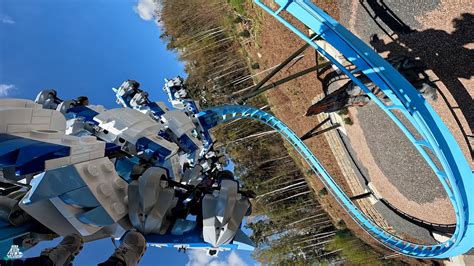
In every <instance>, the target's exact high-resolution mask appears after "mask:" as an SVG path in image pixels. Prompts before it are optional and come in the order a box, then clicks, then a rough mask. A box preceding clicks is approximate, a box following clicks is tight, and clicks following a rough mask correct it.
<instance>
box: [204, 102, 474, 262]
mask: <svg viewBox="0 0 474 266" xmlns="http://www.w3.org/2000/svg"><path fill="white" fill-rule="evenodd" d="M198 117H199V120H200V121H201V123H202V124H203V125H204V127H207V128H212V127H215V126H217V125H219V124H222V123H225V122H228V121H230V120H234V119H239V118H240V119H252V120H257V121H260V122H262V123H264V124H266V125H268V126H270V127H272V128H273V129H275V130H277V131H278V132H279V133H280V134H281V135H282V136H283V138H284V139H286V140H287V141H288V142H289V143H290V144H291V145H292V146H293V148H294V149H295V150H296V151H297V152H298V153H299V154H300V155H301V156H302V157H303V159H304V160H305V161H306V162H307V163H308V164H309V166H310V167H311V169H312V170H313V171H314V173H316V175H318V176H319V177H320V179H321V181H322V182H323V183H324V184H325V186H326V187H327V188H329V191H330V192H331V194H332V195H333V196H334V197H335V198H336V200H337V201H338V202H339V203H340V204H341V206H342V207H343V208H344V209H345V210H346V211H347V212H348V213H349V214H350V216H351V217H352V218H353V219H354V221H356V222H357V223H358V224H359V225H360V226H361V227H362V228H363V229H365V231H366V232H367V233H368V234H369V235H371V236H372V237H373V238H375V239H376V240H378V241H380V242H381V243H382V244H384V245H385V246H387V247H388V248H390V249H392V250H394V251H397V252H400V253H403V254H405V255H409V256H414V257H420V258H445V257H452V256H456V255H459V254H463V253H465V252H467V251H468V250H469V249H470V248H471V247H472V245H473V242H471V239H472V237H473V235H472V233H471V232H472V231H470V230H472V226H464V227H461V226H459V223H458V224H457V227H456V232H455V233H454V234H453V236H452V237H451V238H450V239H449V240H448V241H446V242H444V243H440V244H437V245H421V244H415V243H411V242H408V241H405V240H403V239H400V238H398V237H396V236H394V235H391V234H390V233H388V232H386V231H384V230H383V229H382V228H380V227H379V226H378V225H376V224H375V223H374V222H373V221H371V220H370V219H368V218H367V217H366V216H365V215H364V214H363V213H362V212H361V211H360V210H359V209H358V208H357V207H356V206H355V205H354V203H353V202H352V201H351V200H350V199H349V197H348V196H347V195H346V194H345V193H344V191H343V190H342V189H341V188H340V187H339V186H338V185H337V183H336V182H335V181H334V179H333V178H332V177H331V176H330V175H329V173H328V172H327V171H326V169H324V167H323V166H322V165H321V163H320V162H319V161H318V159H317V158H316V156H315V155H314V154H313V153H312V152H311V151H310V149H309V148H308V147H307V146H306V145H305V144H304V142H303V141H302V140H301V139H300V138H299V137H298V136H297V135H296V134H295V133H294V132H293V131H292V130H291V129H290V128H289V127H288V126H287V125H285V124H284V123H283V122H281V121H280V120H278V119H277V118H276V117H274V116H272V115H270V114H268V113H266V112H264V111H262V110H260V109H256V108H254V107H250V106H242V105H225V106H219V107H214V108H210V109H208V110H205V111H203V112H201V113H199V114H198ZM467 177H468V178H470V176H467ZM455 188H456V187H454V186H453V189H455ZM456 200H459V201H461V204H462V205H464V206H466V205H467V204H468V203H470V202H471V201H464V200H463V198H459V199H456ZM455 206H457V205H455ZM468 206H472V205H468ZM456 213H461V214H465V212H464V211H463V210H459V209H457V210H456ZM471 221H472V220H471ZM460 228H461V229H463V231H461V229H460ZM468 229H469V230H468Z"/></svg>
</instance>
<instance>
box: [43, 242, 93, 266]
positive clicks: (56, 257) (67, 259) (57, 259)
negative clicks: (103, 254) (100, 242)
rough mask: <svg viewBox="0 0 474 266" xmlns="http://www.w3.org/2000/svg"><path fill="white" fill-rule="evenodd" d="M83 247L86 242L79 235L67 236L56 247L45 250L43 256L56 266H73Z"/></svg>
mask: <svg viewBox="0 0 474 266" xmlns="http://www.w3.org/2000/svg"><path fill="white" fill-rule="evenodd" d="M83 245H84V240H83V239H82V237H81V236H79V235H78V234H71V235H67V236H65V237H64V239H63V240H62V241H61V242H60V243H59V244H58V245H57V246H56V247H54V248H46V249H44V250H43V251H42V252H41V256H43V257H48V258H49V259H50V260H51V262H52V263H53V265H55V266H59V265H60V266H63V265H71V264H72V261H73V260H74V258H75V257H76V256H77V255H78V254H79V252H80V251H81V250H82V247H83Z"/></svg>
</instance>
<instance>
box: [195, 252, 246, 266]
mask: <svg viewBox="0 0 474 266" xmlns="http://www.w3.org/2000/svg"><path fill="white" fill-rule="evenodd" d="M220 254H224V253H220ZM188 259H189V261H188V263H187V264H186V266H204V265H206V266H247V264H246V263H245V262H244V260H242V259H241V258H240V257H239V256H238V255H237V253H235V252H234V251H232V252H231V253H230V254H229V256H228V257H227V259H219V258H218V257H211V256H208V255H207V254H206V251H204V250H190V251H189V252H188Z"/></svg>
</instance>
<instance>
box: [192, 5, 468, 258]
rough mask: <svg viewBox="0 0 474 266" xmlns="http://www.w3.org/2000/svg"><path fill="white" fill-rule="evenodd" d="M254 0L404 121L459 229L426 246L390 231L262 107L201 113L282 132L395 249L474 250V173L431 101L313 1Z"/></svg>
mask: <svg viewBox="0 0 474 266" xmlns="http://www.w3.org/2000/svg"><path fill="white" fill-rule="evenodd" d="M254 1H255V3H256V4H257V5H259V6H260V7H262V8H263V9H264V10H265V11H266V12H268V13H270V14H271V15H273V16H274V17H275V18H276V19H277V20H278V21H280V22H281V23H283V24H284V25H285V26H286V27H288V28H289V29H291V30H292V31H293V32H294V33H296V35H298V36H299V37H300V38H302V39H303V40H305V41H306V42H307V43H309V44H310V45H311V46H312V47H314V49H316V50H317V51H318V52H319V53H320V54H321V55H323V56H324V57H325V58H326V59H327V60H328V61H330V62H331V63H332V64H333V65H335V66H336V67H337V68H339V69H340V70H341V71H342V72H343V73H345V74H346V75H347V76H348V77H349V78H351V79H352V80H353V82H354V83H355V84H357V85H358V86H360V87H361V88H362V89H363V90H364V91H365V92H366V93H367V95H369V97H370V98H371V99H372V101H373V102H375V103H376V104H377V105H378V106H379V107H380V108H381V109H382V110H383V111H384V112H385V113H386V114H387V115H388V116H389V117H390V118H391V119H392V120H393V121H394V122H395V123H396V124H397V125H398V127H399V128H400V129H401V130H402V132H403V133H404V134H405V135H406V136H407V138H408V139H409V140H410V141H411V142H412V144H413V145H414V146H415V147H416V149H417V150H418V152H419V153H420V154H421V156H423V158H424V159H425V160H426V162H427V163H428V165H429V166H430V167H431V168H432V169H433V171H434V173H435V174H436V176H437V177H438V178H439V180H440V182H441V184H442V185H443V187H444V189H445V190H446V193H447V195H448V197H449V199H450V201H451V203H452V205H453V207H454V212H455V214H456V220H457V223H456V229H455V232H454V233H453V235H452V236H451V238H450V239H449V240H447V241H445V242H443V243H439V244H436V245H423V244H416V243H411V242H408V241H405V240H403V239H400V238H398V237H396V236H394V235H392V234H390V233H388V232H386V231H384V230H383V229H382V228H381V227H379V226H378V225H376V224H375V223H374V222H373V221H371V220H369V219H368V218H367V217H366V216H365V215H364V214H363V213H362V212H361V211H360V210H359V209H358V208H357V207H356V206H355V205H354V203H352V201H351V200H350V199H349V198H348V197H347V195H345V193H344V192H343V191H342V189H341V188H340V187H339V186H338V185H337V184H336V182H335V181H334V180H333V178H332V177H331V176H330V175H329V173H328V172H327V171H326V170H325V169H324V167H323V166H322V165H321V163H320V162H319V161H318V159H317V158H316V157H315V156H314V154H313V153H312V152H311V151H310V150H309V149H308V147H306V145H305V144H304V143H303V141H302V140H301V139H300V138H299V137H298V136H297V135H296V134H295V133H294V132H293V131H292V130H291V129H290V128H289V127H288V126H286V125H285V124H284V123H282V122H281V121H280V120H278V119H277V118H275V117H274V116H272V115H270V114H268V113H265V112H263V111H261V110H259V109H255V108H252V107H248V106H240V105H229V106H221V107H215V108H211V109H208V110H205V111H203V112H201V113H200V114H199V115H198V116H199V117H200V120H202V122H203V123H204V124H206V125H207V126H208V127H209V128H211V127H213V126H216V125H217V124H221V123H224V122H226V121H229V120H233V119H237V118H244V119H245V118H247V119H254V120H258V121H260V122H262V123H264V124H267V125H268V126H270V127H272V128H274V129H275V130H277V131H278V132H279V133H280V134H281V135H282V136H283V137H284V138H285V139H286V140H287V141H288V142H289V143H290V144H291V145H292V146H293V147H294V148H295V150H296V151H298V153H299V154H300V155H301V156H302V157H303V158H304V159H305V160H306V162H307V163H308V164H309V165H310V166H311V168H312V169H313V171H314V172H315V173H316V174H317V175H318V176H319V177H320V178H321V180H322V181H323V183H324V184H325V185H326V187H327V188H329V190H330V191H331V193H332V194H333V195H334V197H335V198H336V199H337V201H338V202H339V203H340V204H341V205H342V206H343V207H344V209H345V210H346V211H347V212H348V213H349V214H350V216H351V217H352V218H353V219H354V220H355V221H356V222H357V223H358V224H359V225H360V226H361V227H362V228H363V229H365V231H367V233H368V234H369V235H371V236H372V237H373V238H375V239H376V240H378V241H380V242H381V243H382V244H384V245H385V246H386V247H388V248H390V249H392V250H394V251H397V252H400V253H402V254H405V255H407V256H412V257H418V258H447V257H453V256H457V255H461V254H463V253H465V252H467V251H469V250H470V249H471V248H472V247H473V246H474V193H472V192H470V190H472V188H474V176H473V173H472V170H471V168H470V166H469V164H468V162H467V160H466V158H465V157H464V155H463V154H462V152H461V149H460V148H459V145H458V144H457V143H456V141H455V139H454V137H453V136H452V134H451V133H450V132H449V130H448V128H447V127H446V126H445V125H444V124H443V122H442V120H441V119H440V118H439V116H438V115H437V114H436V112H435V111H434V110H433V109H432V107H431V106H430V105H429V104H428V103H427V102H426V100H425V99H424V98H423V97H422V96H421V95H420V94H419V93H418V92H417V91H416V90H415V88H414V87H413V86H412V85H411V84H410V83H409V82H408V81H407V80H406V79H405V78H404V77H403V76H402V75H401V74H399V73H398V72H397V71H396V70H395V69H394V68H393V67H392V66H391V65H390V64H389V63H388V62H386V61H385V60H384V59H383V58H381V57H380V56H379V55H378V54H377V53H375V52H374V51H373V50H372V49H371V48H370V47H368V46H367V45H366V44H365V43H364V42H362V41H361V40H360V39H358V38H357V37H356V36H354V35H353V34H352V33H351V32H349V31H348V30H347V29H346V28H344V27H343V26H342V25H340V24H339V23H338V22H337V21H336V20H334V19H333V18H331V17H330V16H329V15H327V14H326V13H324V12H323V11H322V10H321V9H319V8H318V7H317V6H315V5H313V4H312V3H310V2H309V1H306V0H275V1H274V2H275V3H276V4H277V5H278V6H279V8H278V9H277V10H273V9H272V8H270V7H269V6H267V5H265V4H263V3H262V2H261V1H260V0H254ZM283 11H286V12H287V13H288V14H290V15H292V16H293V17H294V18H296V19H297V20H299V21H300V22H302V23H303V24H304V25H306V26H307V27H308V28H310V29H311V30H312V31H313V32H315V34H316V35H317V36H318V37H319V38H322V39H324V40H325V41H327V42H328V43H329V44H331V45H332V46H333V47H334V48H335V49H336V50H338V51H339V52H340V53H341V54H342V55H343V56H344V57H345V58H346V59H347V60H348V61H350V62H351V63H352V64H353V66H355V67H356V68H357V69H356V70H354V69H352V70H349V69H347V68H346V67H345V66H343V65H342V64H341V63H340V62H338V61H337V60H336V59H335V58H333V57H332V56H331V55H330V54H329V53H328V52H327V51H325V50H324V49H323V47H320V46H318V44H317V43H316V42H314V39H315V38H314V37H313V38H310V37H308V36H307V35H306V34H304V33H303V32H301V31H300V30H299V29H298V28H297V27H296V26H295V25H293V24H291V23H290V22H288V21H287V20H286V19H285V18H283V17H282V16H281V14H282V12H283ZM361 73H363V74H364V75H366V76H367V77H368V78H369V79H371V80H372V81H373V82H374V83H375V84H376V85H377V86H378V87H379V88H380V89H381V90H382V91H383V93H384V94H385V95H386V96H387V97H388V98H389V99H390V100H391V104H386V103H384V102H383V101H382V100H380V99H379V98H378V97H377V96H376V95H375V94H374V93H373V92H372V91H371V90H370V89H368V88H367V87H366V86H365V85H364V83H363V82H361V81H360V80H359V79H358V78H357V77H356V75H357V74H361ZM395 112H398V113H401V114H403V116H404V117H406V119H407V120H408V121H409V122H410V123H411V125H412V126H413V127H414V128H415V129H416V131H417V133H418V135H419V137H415V136H414V134H412V133H411V132H410V131H409V130H408V128H407V127H406V126H405V125H404V124H403V123H402V122H401V120H400V119H399V118H398V117H397V116H396V115H395ZM425 149H427V150H429V151H430V152H431V153H432V154H434V155H435V156H436V158H437V160H438V161H439V165H440V166H441V168H439V167H438V166H437V164H436V163H435V161H433V159H432V158H431V157H430V155H429V154H428V152H427V151H426V150H425Z"/></svg>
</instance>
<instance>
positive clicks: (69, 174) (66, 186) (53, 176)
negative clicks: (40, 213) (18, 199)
mask: <svg viewBox="0 0 474 266" xmlns="http://www.w3.org/2000/svg"><path fill="white" fill-rule="evenodd" d="M83 187H87V186H86V183H84V181H83V180H82V178H81V176H80V174H79V173H78V172H77V171H76V168H75V167H74V166H73V165H68V166H64V167H61V168H56V169H52V170H48V171H46V172H44V173H41V174H40V175H39V176H37V177H36V178H34V179H33V180H32V181H31V189H30V191H29V192H28V194H27V195H26V196H25V197H24V198H23V200H22V201H23V203H24V204H31V203H34V202H37V201H41V200H46V199H50V198H53V197H58V196H60V195H63V194H64V193H68V192H70V191H73V190H76V189H79V188H83Z"/></svg>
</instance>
